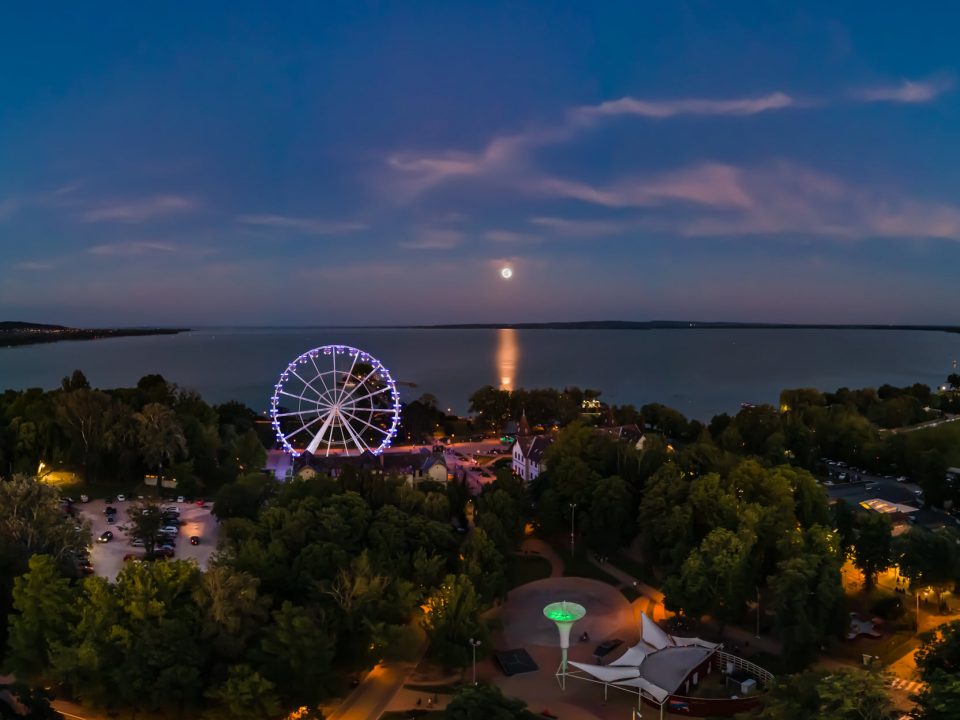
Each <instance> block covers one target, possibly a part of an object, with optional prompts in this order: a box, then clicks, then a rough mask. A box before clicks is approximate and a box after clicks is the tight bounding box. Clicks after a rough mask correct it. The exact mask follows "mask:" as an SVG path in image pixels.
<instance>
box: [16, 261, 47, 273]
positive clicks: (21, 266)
mask: <svg viewBox="0 0 960 720" xmlns="http://www.w3.org/2000/svg"><path fill="white" fill-rule="evenodd" d="M14 267H16V268H17V269H18V270H31V271H37V272H39V271H43V270H53V268H54V267H55V266H54V264H53V263H51V262H42V261H37V260H26V261H24V262H18V263H17V264H16V265H14Z"/></svg>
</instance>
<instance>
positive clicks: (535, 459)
mask: <svg viewBox="0 0 960 720" xmlns="http://www.w3.org/2000/svg"><path fill="white" fill-rule="evenodd" d="M555 439H556V438H555V437H554V436H553V435H524V436H518V437H517V441H516V442H515V443H514V444H513V472H514V473H515V474H516V475H518V476H519V477H520V478H521V479H522V480H523V481H524V482H533V481H534V480H535V479H536V478H537V476H538V475H540V473H542V472H543V471H544V463H543V456H544V454H545V453H546V451H547V448H548V447H550V446H551V445H552V444H553V441H554V440H555Z"/></svg>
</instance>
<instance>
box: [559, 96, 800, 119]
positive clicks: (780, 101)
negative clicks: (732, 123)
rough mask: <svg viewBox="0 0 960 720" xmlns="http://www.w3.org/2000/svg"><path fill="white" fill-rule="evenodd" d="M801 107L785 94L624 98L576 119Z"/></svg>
mask: <svg viewBox="0 0 960 720" xmlns="http://www.w3.org/2000/svg"><path fill="white" fill-rule="evenodd" d="M798 104H799V103H797V101H796V100H795V99H794V98H792V97H790V96H789V95H787V94H786V93H782V92H775V93H770V94H768V95H761V96H758V97H749V98H732V99H725V100H711V99H705V98H685V99H679V100H643V99H639V98H634V97H622V98H620V99H618V100H608V101H606V102H602V103H600V104H599V105H587V106H583V107H578V108H575V109H574V110H573V111H572V115H573V116H574V117H575V118H577V119H580V120H592V119H595V118H600V117H612V116H617V115H635V116H638V117H645V118H671V117H676V116H678V115H712V116H724V115H726V116H746V115H757V114H759V113H765V112H770V111H772V110H784V109H786V108H790V107H796V106H797V105H798Z"/></svg>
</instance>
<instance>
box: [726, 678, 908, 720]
mask: <svg viewBox="0 0 960 720" xmlns="http://www.w3.org/2000/svg"><path fill="white" fill-rule="evenodd" d="M892 713H893V707H892V706H891V704H890V698H889V697H888V696H887V692H886V687H885V686H884V677H883V675H880V674H878V673H872V672H868V671H865V670H838V671H834V672H831V673H826V672H824V671H822V670H814V671H809V672H805V673H801V674H799V675H785V676H782V677H780V678H778V679H777V681H776V682H775V683H774V685H773V687H772V688H771V690H770V692H768V693H767V696H766V698H765V699H764V702H763V705H762V706H761V707H760V709H758V710H754V711H753V712H750V713H746V714H744V715H738V716H737V718H738V720H890V718H891V717H892Z"/></svg>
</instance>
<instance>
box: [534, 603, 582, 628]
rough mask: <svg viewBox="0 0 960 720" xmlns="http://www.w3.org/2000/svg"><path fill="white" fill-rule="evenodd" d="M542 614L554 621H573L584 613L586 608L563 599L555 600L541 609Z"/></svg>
mask: <svg viewBox="0 0 960 720" xmlns="http://www.w3.org/2000/svg"><path fill="white" fill-rule="evenodd" d="M543 614H544V615H546V616H547V618H548V619H550V620H553V621H554V622H558V623H573V622H576V621H577V620H579V619H580V618H582V617H583V616H584V615H586V614H587V610H586V608H584V607H583V605H578V604H577V603H574V602H567V601H565V600H563V601H561V602H555V603H551V604H550V605H547V606H546V607H545V608H544V609H543Z"/></svg>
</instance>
